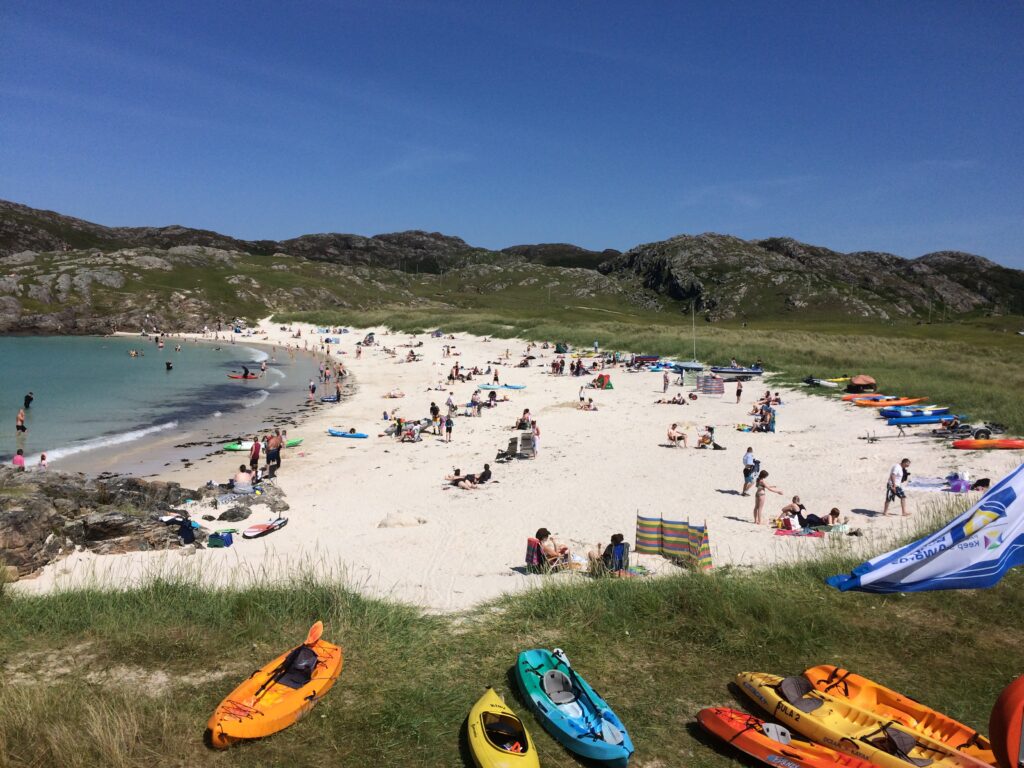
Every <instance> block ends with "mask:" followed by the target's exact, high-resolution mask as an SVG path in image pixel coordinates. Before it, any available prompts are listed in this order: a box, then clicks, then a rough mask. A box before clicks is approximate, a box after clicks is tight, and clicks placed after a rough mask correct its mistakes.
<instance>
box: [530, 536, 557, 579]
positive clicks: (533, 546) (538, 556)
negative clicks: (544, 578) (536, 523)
mask: <svg viewBox="0 0 1024 768" xmlns="http://www.w3.org/2000/svg"><path fill="white" fill-rule="evenodd" d="M550 570H551V569H550V568H549V567H548V559H547V558H546V557H544V551H543V550H542V549H541V547H540V539H536V538H534V537H533V536H530V537H529V538H528V539H527V540H526V572H527V573H548V572H549V571H550Z"/></svg>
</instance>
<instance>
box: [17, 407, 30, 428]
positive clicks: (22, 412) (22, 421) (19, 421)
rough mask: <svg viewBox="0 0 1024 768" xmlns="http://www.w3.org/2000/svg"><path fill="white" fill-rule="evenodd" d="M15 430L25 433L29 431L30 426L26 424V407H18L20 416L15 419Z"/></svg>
mask: <svg viewBox="0 0 1024 768" xmlns="http://www.w3.org/2000/svg"><path fill="white" fill-rule="evenodd" d="M14 431H15V432H21V433H25V432H28V427H26V426H25V409H24V408H19V409H18V417H17V418H16V419H15V420H14Z"/></svg>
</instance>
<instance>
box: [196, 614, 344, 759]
mask: <svg viewBox="0 0 1024 768" xmlns="http://www.w3.org/2000/svg"><path fill="white" fill-rule="evenodd" d="M322 632H323V624H321V623H320V622H319V621H318V622H317V623H316V624H314V625H313V628H312V629H310V631H309V636H307V638H306V642H304V643H303V644H302V645H300V646H298V647H297V648H293V649H291V650H290V651H285V652H284V653H282V654H281V655H280V656H278V657H277V658H276V659H274V660H273V661H272V662H270V663H269V664H267V665H266V666H265V667H263V668H262V669H258V670H256V671H255V672H253V673H252V676H251V677H250V678H249V679H248V680H246V681H245V682H243V683H242V684H241V685H240V686H238V687H237V688H235V690H233V691H232V692H231V693H229V694H228V696H227V698H225V699H224V701H222V702H221V703H220V706H218V707H217V709H216V710H214V713H213V714H212V715H211V716H210V720H209V722H208V723H207V724H206V725H207V731H206V734H207V738H208V740H209V744H210V745H211V746H213V747H216V748H217V749H226V748H227V747H229V746H231V744H233V743H234V742H236V741H240V740H242V739H258V738H260V737H262V736H269V735H270V734H272V733H277V732H278V731H280V730H283V729H285V728H287V727H288V726H289V725H292V724H293V723H297V722H298V721H299V720H301V719H302V718H303V717H305V716H306V715H307V714H309V711H310V710H311V709H312V708H313V707H314V706H315V705H316V703H317V702H318V701H319V700H320V699H322V698H323V696H324V694H325V693H327V692H328V691H329V690H330V689H331V686H333V685H334V682H335V681H336V680H337V679H338V675H340V674H341V665H342V651H341V648H340V647H338V646H337V645H334V644H333V643H328V642H327V641H326V640H322V639H321V638H320V634H321V633H322Z"/></svg>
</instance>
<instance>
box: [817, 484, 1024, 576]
mask: <svg viewBox="0 0 1024 768" xmlns="http://www.w3.org/2000/svg"><path fill="white" fill-rule="evenodd" d="M1018 565H1024V464H1021V465H1020V466H1019V467H1017V469H1015V470H1014V471H1013V472H1011V473H1010V474H1008V475H1007V476H1006V477H1004V478H1003V479H1002V480H1000V481H999V482H998V483H996V484H995V485H993V486H992V487H991V488H990V489H989V491H988V492H987V493H986V494H985V495H984V496H982V497H981V499H979V500H978V502H977V503H976V504H975V505H974V506H972V507H971V508H970V509H968V510H967V511H966V512H964V513H963V514H962V515H959V516H958V517H957V518H955V519H954V520H953V521H952V522H950V523H949V524H948V525H946V526H945V527H944V528H942V529H941V530H939V531H936V532H935V533H932V534H929V535H928V536H925V537H924V538H921V539H918V540H917V541H915V542H913V543H911V544H907V545H906V546H904V547H901V548H899V549H896V550H893V551H892V552H886V553H885V554H884V555H879V556H878V557H875V558H872V559H871V560H868V561H867V562H865V563H862V564H860V565H858V566H857V567H856V568H854V569H853V571H852V572H851V573H849V574H839V575H838V576H832V577H831V578H829V579H828V580H827V581H828V584H829V585H830V586H833V587H835V588H836V589H839V590H842V591H844V592H845V591H847V590H856V591H860V592H923V591H927V590H932V589H983V588H986V587H991V586H993V585H994V584H996V583H997V582H998V581H999V580H1000V579H1001V578H1003V576H1004V574H1006V572H1007V571H1009V570H1010V569H1011V568H1013V567H1015V566H1018Z"/></svg>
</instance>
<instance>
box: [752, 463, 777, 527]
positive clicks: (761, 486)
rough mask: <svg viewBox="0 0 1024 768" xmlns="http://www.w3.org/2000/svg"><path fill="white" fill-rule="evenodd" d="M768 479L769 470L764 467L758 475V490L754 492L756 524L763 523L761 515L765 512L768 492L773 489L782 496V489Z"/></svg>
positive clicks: (773, 491)
mask: <svg viewBox="0 0 1024 768" xmlns="http://www.w3.org/2000/svg"><path fill="white" fill-rule="evenodd" d="M767 479H768V470H767V469H762V470H761V471H760V472H759V473H758V475H757V490H756V491H755V492H754V525H762V523H761V516H762V514H763V513H764V497H765V495H766V493H767V492H768V491H771V492H772V493H777V494H779V495H780V496H781V495H782V491H780V490H779V489H778V488H776V487H774V486H771V485H768V483H766V482H765V480H767Z"/></svg>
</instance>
